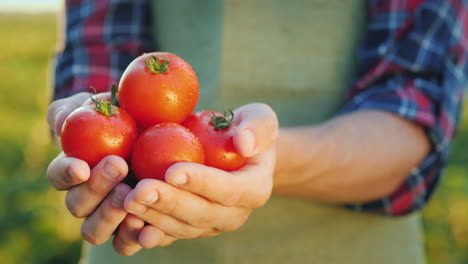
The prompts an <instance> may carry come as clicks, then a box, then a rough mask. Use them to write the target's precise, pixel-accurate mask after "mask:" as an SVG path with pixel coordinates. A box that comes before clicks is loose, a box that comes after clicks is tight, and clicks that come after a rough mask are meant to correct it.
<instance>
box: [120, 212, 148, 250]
mask: <svg viewBox="0 0 468 264" xmlns="http://www.w3.org/2000/svg"><path fill="white" fill-rule="evenodd" d="M144 226H145V222H144V221H143V220H141V219H140V218H138V217H136V216H134V215H131V214H128V215H127V216H126V217H125V219H124V220H123V222H122V224H121V225H120V227H119V231H118V233H117V235H116V236H115V237H114V240H113V241H112V246H113V247H114V249H115V251H117V253H119V254H120V255H122V256H131V255H133V254H135V253H137V252H138V251H140V250H141V248H142V247H141V246H140V244H139V243H138V236H139V233H140V232H141V230H142V229H143V228H144Z"/></svg>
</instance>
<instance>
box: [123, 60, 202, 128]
mask: <svg viewBox="0 0 468 264" xmlns="http://www.w3.org/2000/svg"><path fill="white" fill-rule="evenodd" d="M153 56H154V57H156V58H157V59H158V60H161V61H168V64H167V68H168V72H161V73H154V72H152V71H151V70H150V68H149V67H147V66H146V62H147V61H148V60H149V59H151V58H152V57H153ZM117 96H118V99H119V104H120V106H121V107H122V108H123V109H125V110H127V112H128V113H129V114H130V115H131V116H133V117H134V118H135V120H136V122H137V125H138V126H140V127H142V128H148V127H150V126H153V125H155V124H159V123H167V122H168V123H181V122H182V121H183V120H184V119H185V118H186V117H187V116H188V115H189V114H190V113H191V112H192V111H193V110H194V109H195V106H196V104H197V102H198V98H199V83H198V78H197V76H196V74H195V72H194V71H193V69H192V67H191V66H190V65H189V64H188V63H187V62H186V61H184V60H183V59H181V58H180V57H178V56H176V55H174V54H171V53H167V52H153V53H146V54H143V55H141V56H139V57H138V58H136V59H135V60H133V61H132V62H131V63H130V64H129V65H128V66H127V68H126V69H125V71H124V73H123V75H122V78H121V79H120V83H119V89H118V94H117Z"/></svg>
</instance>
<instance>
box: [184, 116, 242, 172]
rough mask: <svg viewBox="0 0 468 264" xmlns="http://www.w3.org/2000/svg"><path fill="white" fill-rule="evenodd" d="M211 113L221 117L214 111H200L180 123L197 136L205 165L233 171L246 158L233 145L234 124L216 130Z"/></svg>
mask: <svg viewBox="0 0 468 264" xmlns="http://www.w3.org/2000/svg"><path fill="white" fill-rule="evenodd" d="M213 115H216V116H219V117H222V116H223V114H222V113H219V112H215V111H206V110H205V111H200V112H197V113H194V114H191V115H190V116H189V117H187V119H186V120H185V121H184V123H182V125H183V126H185V127H186V128H188V129H189V130H190V131H192V133H194V134H195V136H197V137H198V139H199V140H200V143H201V144H202V146H203V150H204V152H205V165H207V166H210V167H214V168H218V169H221V170H225V171H235V170H237V169H239V168H240V167H242V165H243V164H244V162H245V160H246V158H245V157H243V156H242V155H240V154H239V153H237V151H236V149H235V147H234V141H233V133H234V131H235V130H236V124H235V123H231V125H230V126H229V127H226V128H224V129H220V130H217V129H215V127H214V126H213V124H212V121H211V120H212V118H213Z"/></svg>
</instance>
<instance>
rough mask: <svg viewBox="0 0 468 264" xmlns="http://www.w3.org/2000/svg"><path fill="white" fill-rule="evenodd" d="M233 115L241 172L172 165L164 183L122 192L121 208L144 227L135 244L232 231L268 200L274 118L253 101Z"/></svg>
mask: <svg viewBox="0 0 468 264" xmlns="http://www.w3.org/2000/svg"><path fill="white" fill-rule="evenodd" d="M235 116H236V118H235V119H234V122H235V123H236V124H237V125H238V128H237V129H236V131H235V133H234V144H235V146H236V149H237V151H238V152H239V153H241V154H242V155H244V156H246V157H248V159H247V161H246V163H245V164H244V166H243V167H242V168H240V169H239V170H237V171H233V172H226V171H223V170H219V169H216V168H212V167H207V166H204V165H200V164H194V163H177V164H175V165H173V166H171V167H170V168H169V169H168V170H167V172H166V175H165V176H166V182H167V183H166V182H163V181H158V180H153V179H145V180H142V181H140V182H139V183H138V184H137V186H136V187H135V189H133V190H132V191H130V192H129V193H128V195H127V197H126V198H125V201H124V208H125V210H126V211H127V212H129V213H131V214H133V215H135V216H136V217H138V218H140V219H142V220H144V221H145V222H147V223H148V224H149V225H146V226H144V227H142V228H141V231H140V232H139V235H138V243H139V244H140V246H142V247H145V248H151V247H155V246H166V245H169V244H171V243H173V242H174V241H176V240H178V239H191V238H197V237H211V236H215V235H218V234H220V233H223V232H230V231H234V230H237V229H238V228H240V227H241V226H242V225H243V224H244V223H245V221H246V220H247V218H248V217H249V215H250V214H251V213H252V211H253V210H254V209H256V208H258V207H261V206H263V205H264V204H265V203H266V202H267V201H268V199H269V197H270V195H271V191H272V186H273V170H274V167H275V144H274V143H275V141H276V137H277V134H278V121H277V118H276V115H275V113H274V112H273V110H272V109H271V108H270V107H268V106H267V105H264V104H259V103H255V104H249V105H245V106H242V107H240V108H238V109H236V111H235Z"/></svg>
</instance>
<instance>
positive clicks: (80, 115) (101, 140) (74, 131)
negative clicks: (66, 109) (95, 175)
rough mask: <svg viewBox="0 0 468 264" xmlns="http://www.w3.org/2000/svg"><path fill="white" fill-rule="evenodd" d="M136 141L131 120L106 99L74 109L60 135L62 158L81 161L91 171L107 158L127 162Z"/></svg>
mask: <svg viewBox="0 0 468 264" xmlns="http://www.w3.org/2000/svg"><path fill="white" fill-rule="evenodd" d="M136 138H137V128H136V123H135V121H134V120H133V118H132V117H131V116H130V115H129V114H128V113H127V112H125V110H123V109H120V108H118V107H117V106H113V105H111V104H110V103H108V102H107V101H105V100H103V101H101V102H96V103H95V104H85V105H84V106H82V107H80V108H77V109H76V110H75V111H73V112H72V113H71V114H70V115H69V116H68V117H67V119H66V120H65V122H64V124H63V127H62V132H61V142H62V149H63V152H64V153H65V155H67V156H69V157H75V158H78V159H81V160H84V161H86V162H87V163H88V165H89V166H90V167H91V168H92V167H94V166H95V165H96V164H98V163H99V162H100V161H101V160H102V159H103V158H104V157H105V156H108V155H117V156H120V157H122V158H124V159H125V160H128V159H129V157H130V154H131V151H132V146H133V143H134V141H135V140H136Z"/></svg>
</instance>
